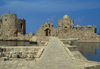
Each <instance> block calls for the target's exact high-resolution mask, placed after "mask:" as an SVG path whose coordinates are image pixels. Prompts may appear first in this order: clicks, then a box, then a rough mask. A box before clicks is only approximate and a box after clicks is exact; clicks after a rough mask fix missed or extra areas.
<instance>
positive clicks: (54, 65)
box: [36, 38, 77, 69]
mask: <svg viewBox="0 0 100 69" xmlns="http://www.w3.org/2000/svg"><path fill="white" fill-rule="evenodd" d="M36 65H38V67H36V69H77V68H75V64H73V62H72V61H71V59H70V57H69V56H68V54H67V53H66V51H65V49H64V47H63V46H61V43H60V42H59V40H58V39H57V38H52V39H51V40H50V42H49V43H48V46H47V49H46V50H45V51H44V55H43V56H42V59H41V60H40V61H39V62H38V63H37V64H36Z"/></svg>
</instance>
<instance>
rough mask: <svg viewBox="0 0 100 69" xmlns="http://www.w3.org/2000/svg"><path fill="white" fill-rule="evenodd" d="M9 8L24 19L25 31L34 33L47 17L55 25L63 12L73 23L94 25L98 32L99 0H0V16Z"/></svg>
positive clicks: (99, 29)
mask: <svg viewBox="0 0 100 69" xmlns="http://www.w3.org/2000/svg"><path fill="white" fill-rule="evenodd" d="M9 10H10V12H11V13H16V14H17V15H18V17H19V18H21V17H22V18H25V19H26V32H27V33H30V32H33V33H35V32H36V31H37V30H38V29H39V27H40V26H41V25H42V24H43V23H45V22H46V21H48V18H49V19H50V21H51V22H52V23H53V24H54V25H55V27H57V25H58V19H59V18H62V17H63V16H64V15H65V14H67V15H69V16H70V17H71V18H73V19H74V25H77V24H79V25H82V26H85V25H95V26H96V27H97V29H98V33H100V0H0V16H1V15H2V14H4V13H8V12H9Z"/></svg>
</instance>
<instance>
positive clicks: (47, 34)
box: [45, 28, 51, 36]
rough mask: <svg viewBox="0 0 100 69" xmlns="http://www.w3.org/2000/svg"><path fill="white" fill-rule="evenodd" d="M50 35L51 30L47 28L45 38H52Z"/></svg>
mask: <svg viewBox="0 0 100 69" xmlns="http://www.w3.org/2000/svg"><path fill="white" fill-rule="evenodd" d="M50 35H51V30H50V29H48V28H47V29H46V30H45V36H50Z"/></svg>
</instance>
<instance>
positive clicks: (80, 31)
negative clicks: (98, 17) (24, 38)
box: [36, 15, 99, 39]
mask: <svg viewBox="0 0 100 69" xmlns="http://www.w3.org/2000/svg"><path fill="white" fill-rule="evenodd" d="M36 36H57V37H59V38H75V39H76V38H77V39H98V37H99V36H98V35H97V34H96V27H95V26H92V25H89V26H79V25H77V26H74V20H73V19H72V18H70V17H69V16H68V15H64V16H63V19H59V20H58V28H54V25H53V24H52V23H51V22H47V23H45V24H43V25H42V26H41V27H40V28H39V30H38V31H37V33H36Z"/></svg>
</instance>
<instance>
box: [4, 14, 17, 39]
mask: <svg viewBox="0 0 100 69" xmlns="http://www.w3.org/2000/svg"><path fill="white" fill-rule="evenodd" d="M2 31H3V32H2V34H3V36H6V37H10V36H12V37H13V36H14V37H15V36H17V16H16V14H4V15H2Z"/></svg>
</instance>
